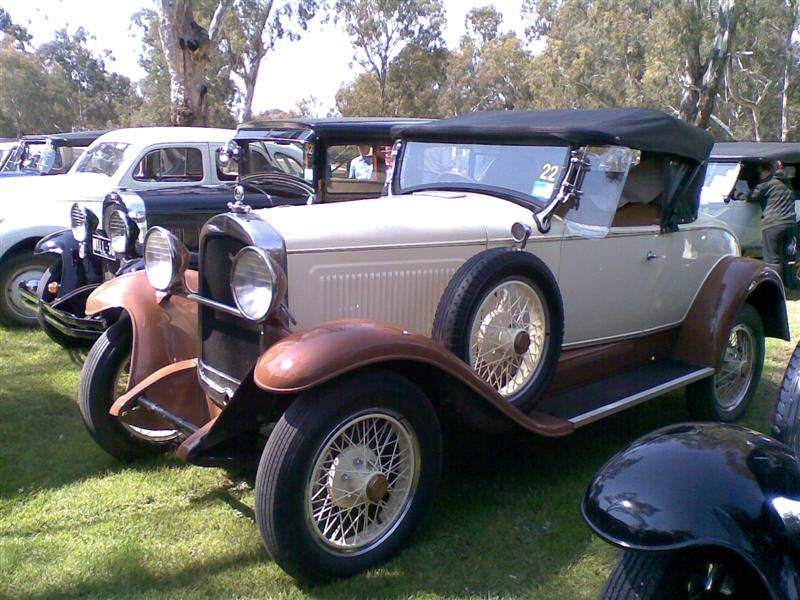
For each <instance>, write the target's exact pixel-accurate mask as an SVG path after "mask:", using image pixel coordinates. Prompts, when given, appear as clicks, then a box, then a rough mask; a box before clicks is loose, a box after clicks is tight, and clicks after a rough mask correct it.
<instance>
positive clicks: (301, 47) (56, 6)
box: [3, 0, 524, 113]
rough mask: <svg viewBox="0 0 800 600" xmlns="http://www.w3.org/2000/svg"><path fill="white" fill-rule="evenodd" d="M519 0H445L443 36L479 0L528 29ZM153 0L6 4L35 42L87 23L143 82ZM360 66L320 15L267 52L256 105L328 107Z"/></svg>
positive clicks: (98, 44)
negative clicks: (144, 39)
mask: <svg viewBox="0 0 800 600" xmlns="http://www.w3.org/2000/svg"><path fill="white" fill-rule="evenodd" d="M521 3H522V1H521V0H494V1H493V2H492V1H491V0H482V1H481V0H444V5H445V9H446V11H447V23H448V25H447V29H446V31H445V41H446V42H447V45H448V47H449V48H455V47H456V46H458V41H459V39H460V38H461V36H462V34H463V33H464V17H465V16H466V14H467V13H468V12H469V11H470V10H471V9H472V8H475V7H478V6H486V5H488V4H494V6H495V7H496V8H497V9H498V10H499V11H500V12H501V13H502V14H503V15H504V17H505V22H504V25H505V29H512V30H514V31H516V32H517V33H519V34H520V35H522V34H523V33H524V25H523V24H522V22H521V19H520V11H521ZM154 6H155V2H154V1H153V0H4V1H3V7H4V8H5V9H6V10H8V12H9V13H10V14H11V18H12V20H13V21H14V22H15V23H18V24H20V25H23V26H25V27H27V28H28V31H29V32H30V33H31V34H32V35H33V43H34V45H39V44H41V43H44V42H46V41H49V40H50V39H52V37H53V34H54V32H55V31H56V30H58V29H61V28H63V27H66V28H67V30H68V31H69V32H70V33H72V32H74V31H75V29H77V28H78V27H80V26H82V27H83V28H84V29H86V30H87V31H88V32H89V33H91V34H92V35H94V36H95V38H96V39H94V40H92V41H91V42H90V44H89V45H90V48H91V49H92V50H93V51H95V52H97V53H100V52H102V51H103V50H106V49H107V50H111V52H112V53H113V55H114V57H115V59H116V60H115V61H114V62H107V64H106V68H107V69H108V70H109V71H116V72H118V73H121V74H123V75H126V76H128V77H130V78H131V79H132V80H134V81H138V80H139V79H141V78H142V77H144V75H145V73H144V71H143V70H142V68H141V67H140V66H139V64H138V62H137V59H138V56H139V50H140V42H139V39H138V38H137V37H136V32H135V31H133V30H132V29H131V28H130V21H131V20H130V17H131V15H132V14H133V13H135V12H136V11H137V10H140V9H141V8H145V7H154ZM359 70H360V68H359V67H358V66H357V65H354V64H353V49H352V47H351V45H350V41H349V39H348V37H347V34H346V33H345V32H344V30H343V28H342V26H341V25H336V24H334V23H331V22H329V23H327V24H323V23H320V22H319V21H315V22H314V23H313V24H312V25H311V27H310V28H309V31H308V32H307V33H306V34H305V35H304V36H303V37H302V38H301V39H300V40H299V41H296V42H288V41H281V42H280V43H279V44H278V45H277V46H276V48H275V50H274V51H273V52H272V53H270V54H268V55H267V57H266V58H265V59H264V63H263V64H262V66H261V72H260V74H259V80H258V84H257V86H256V94H255V98H254V100H253V109H254V112H256V113H258V112H260V111H264V110H267V109H271V108H281V109H284V110H291V109H293V108H294V107H295V104H296V103H297V102H298V101H299V100H301V99H303V98H308V97H309V96H312V95H313V96H315V97H316V98H317V99H319V102H320V104H321V107H322V109H323V110H322V112H323V113H324V112H327V111H328V110H330V109H332V108H333V106H334V103H335V102H334V97H335V94H336V91H337V90H338V89H339V87H340V86H341V84H342V83H343V82H348V81H351V80H352V79H353V78H354V77H355V75H356V74H357V73H358V72H359Z"/></svg>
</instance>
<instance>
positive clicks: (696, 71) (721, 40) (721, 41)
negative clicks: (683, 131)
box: [679, 0, 736, 129]
mask: <svg viewBox="0 0 800 600" xmlns="http://www.w3.org/2000/svg"><path fill="white" fill-rule="evenodd" d="M735 6H736V0H718V13H717V27H716V31H715V33H714V39H713V40H712V42H711V47H710V49H709V51H708V56H707V57H706V60H705V61H703V59H702V57H701V55H700V43H699V40H695V41H694V42H693V43H692V44H690V45H689V47H687V48H686V72H685V73H684V75H683V77H682V87H683V92H682V95H681V104H680V111H679V114H680V117H681V119H683V120H685V121H688V122H689V123H693V124H695V125H697V126H698V127H702V128H704V129H706V128H708V125H709V124H710V122H711V115H712V114H713V113H714V103H715V102H716V99H717V93H718V92H719V88H720V84H721V82H722V78H723V76H724V74H725V65H726V64H727V62H728V59H729V58H730V53H731V48H732V47H733V37H734V34H735V33H736V15H735ZM693 11H694V12H695V15H694V18H696V19H702V13H701V11H702V8H701V6H700V3H699V2H695V3H694V4H693Z"/></svg>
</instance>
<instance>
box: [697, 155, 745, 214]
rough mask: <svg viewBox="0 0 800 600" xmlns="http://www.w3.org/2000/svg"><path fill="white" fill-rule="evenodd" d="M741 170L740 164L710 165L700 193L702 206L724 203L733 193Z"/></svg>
mask: <svg viewBox="0 0 800 600" xmlns="http://www.w3.org/2000/svg"><path fill="white" fill-rule="evenodd" d="M741 168H742V167H741V164H740V163H714V162H712V163H709V164H708V167H706V178H705V181H704V182H703V189H702V191H701V192H700V204H708V203H710V202H724V201H725V199H726V198H727V197H728V196H729V195H730V194H731V192H732V191H733V187H734V186H735V185H736V181H737V179H738V178H739V171H740V170H741Z"/></svg>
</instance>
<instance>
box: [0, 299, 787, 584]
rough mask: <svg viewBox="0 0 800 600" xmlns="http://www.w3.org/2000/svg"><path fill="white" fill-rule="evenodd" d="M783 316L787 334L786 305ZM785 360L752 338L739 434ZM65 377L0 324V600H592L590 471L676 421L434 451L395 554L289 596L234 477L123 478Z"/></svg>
mask: <svg viewBox="0 0 800 600" xmlns="http://www.w3.org/2000/svg"><path fill="white" fill-rule="evenodd" d="M789 305H790V307H789V310H790V318H791V321H792V328H793V332H795V333H798V332H800V302H797V301H791V302H790V303H789ZM795 341H796V340H795ZM793 348H794V343H792V344H788V343H784V342H779V341H775V340H768V342H767V360H766V364H765V368H764V376H763V378H762V383H761V386H760V388H759V391H758V394H757V397H756V399H755V402H754V404H753V406H752V407H751V409H750V411H749V414H748V415H747V416H746V418H745V420H744V424H745V425H748V426H750V427H753V428H755V429H759V430H761V431H766V430H767V428H768V426H769V423H770V419H771V411H772V406H773V403H774V399H775V395H776V390H777V387H778V385H779V382H780V379H781V377H782V376H783V371H784V368H785V366H786V362H787V361H788V357H789V355H790V353H791V351H792V349H793ZM79 373H80V371H79V368H78V367H77V366H75V365H74V364H73V363H72V362H71V361H70V359H69V358H68V356H67V354H66V353H65V352H63V351H61V350H60V349H59V348H58V347H56V346H55V345H54V344H52V343H49V341H48V339H47V338H46V337H45V336H44V334H42V333H39V332H29V331H9V330H5V329H2V328H0V598H6V597H7V598H42V599H44V598H109V597H113V598H164V597H169V598H374V597H381V598H443V597H447V598H517V597H523V598H547V599H551V598H552V599H557V598H570V599H573V598H596V597H597V595H598V593H599V590H600V588H601V586H602V585H603V582H604V581H605V578H606V576H607V574H608V572H609V570H610V568H611V565H612V563H613V561H614V557H615V551H614V549H613V548H611V547H609V546H607V545H606V544H604V543H603V542H601V541H599V540H598V539H596V538H594V537H593V536H592V535H591V534H590V533H589V530H588V529H587V527H586V526H585V525H584V524H583V522H582V520H581V518H580V515H579V512H578V503H579V501H580V498H581V496H582V495H583V492H584V491H585V489H586V486H587V484H588V482H589V480H590V478H591V476H592V475H593V474H594V472H595V471H596V470H597V469H598V468H599V467H600V466H601V465H602V464H603V463H604V462H605V461H606V460H607V459H608V458H609V457H610V456H611V455H612V454H613V453H615V452H616V451H618V450H619V449H621V448H622V447H623V446H625V445H626V444H627V443H629V442H631V441H632V440H634V439H635V438H637V437H638V436H640V435H642V434H644V433H646V432H648V431H651V430H653V429H656V428H657V427H659V426H661V425H666V424H669V423H674V422H679V421H683V420H686V419H687V414H686V411H685V408H684V401H683V395H682V393H676V394H672V395H669V396H666V397H664V398H661V399H658V400H655V401H652V402H650V403H648V404H646V405H644V406H641V407H638V408H636V409H632V410H630V411H627V412H624V413H622V414H620V415H617V416H615V417H612V418H609V419H606V420H604V421H602V422H600V423H596V424H594V425H591V426H588V427H586V428H583V429H580V430H579V431H578V432H577V433H575V435H573V436H571V437H570V438H568V439H564V440H555V441H554V440H544V439H537V438H535V437H533V436H528V435H524V434H515V435H511V436H508V435H506V436H503V437H497V436H467V435H464V436H463V438H462V437H461V436H458V438H459V439H450V440H448V444H447V449H446V456H445V470H444V477H443V481H442V485H441V489H440V491H439V494H438V496H437V500H436V502H435V504H434V508H433V511H432V513H431V515H430V517H429V518H428V519H427V521H426V522H425V523H424V525H423V526H422V528H421V530H420V531H419V532H418V533H417V535H416V537H414V538H413V540H412V543H411V544H410V546H409V547H408V548H407V549H406V550H404V551H403V552H401V553H400V554H399V555H398V556H397V557H396V558H395V559H394V560H392V561H391V562H389V563H388V564H386V565H384V566H383V567H381V568H379V569H376V570H373V571H371V572H369V573H366V574H364V575H361V576H358V577H355V578H353V579H350V580H348V581H342V582H337V583H332V584H329V585H325V586H320V587H315V588H304V587H300V586H298V585H297V584H296V583H295V582H294V581H293V580H292V579H291V578H289V577H288V576H287V575H285V574H284V573H283V572H282V571H281V570H280V569H278V568H277V567H276V566H275V565H274V564H272V563H270V562H269V560H268V558H267V556H266V553H265V551H264V549H263V548H262V546H261V540H260V538H259V535H258V531H257V529H256V526H255V522H254V517H253V502H254V495H253V491H252V488H251V487H250V486H249V485H248V483H247V482H245V481H243V480H240V479H238V478H235V477H232V476H231V475H230V474H228V473H226V472H225V471H223V470H220V469H202V468H198V467H192V466H188V465H185V464H183V463H181V462H179V461H178V460H177V459H175V458H173V457H167V458H162V459H158V460H152V461H149V462H145V463H141V464H137V465H135V466H124V465H120V464H118V463H116V462H115V461H114V460H113V459H111V458H110V457H108V456H107V455H105V454H104V453H103V452H102V451H101V450H100V449H99V448H98V447H97V446H96V445H95V443H94V442H93V441H92V439H91V438H90V437H89V434H88V433H87V432H86V431H85V430H84V427H83V423H82V421H81V418H80V415H79V413H78V407H77V405H76V403H75V393H76V390H77V387H78V377H79Z"/></svg>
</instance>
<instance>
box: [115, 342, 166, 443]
mask: <svg viewBox="0 0 800 600" xmlns="http://www.w3.org/2000/svg"><path fill="white" fill-rule="evenodd" d="M130 374H131V359H130V357H128V358H127V359H126V360H124V361H122V363H121V364H120V366H119V368H118V369H117V372H116V373H115V375H114V391H113V396H114V399H113V401H112V402H116V401H117V400H118V399H119V398H120V397H121V396H123V395H124V394H125V392H127V391H128V383H129V381H130ZM139 410H142V409H140V408H138V407H135V408H134V409H133V410H132V411H131V412H132V413H135V412H136V411H139ZM119 423H120V425H122V427H123V428H124V429H125V430H126V431H128V432H129V433H131V434H132V435H133V436H135V437H137V438H140V439H143V440H147V441H148V442H156V443H161V442H168V441H170V440H172V439H174V438H175V437H177V436H178V431H177V430H175V429H147V428H144V427H138V426H136V425H131V424H130V423H126V422H125V418H124V417H122V418H121V419H119Z"/></svg>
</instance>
